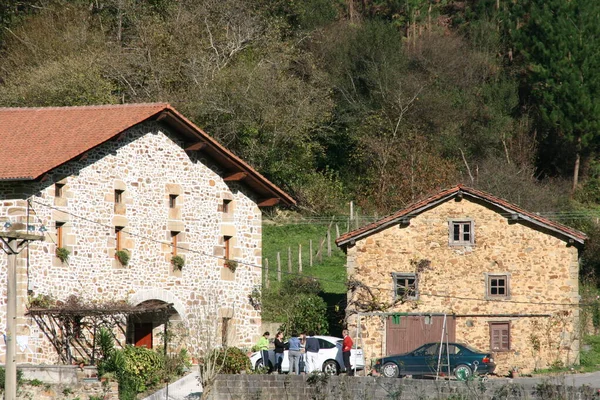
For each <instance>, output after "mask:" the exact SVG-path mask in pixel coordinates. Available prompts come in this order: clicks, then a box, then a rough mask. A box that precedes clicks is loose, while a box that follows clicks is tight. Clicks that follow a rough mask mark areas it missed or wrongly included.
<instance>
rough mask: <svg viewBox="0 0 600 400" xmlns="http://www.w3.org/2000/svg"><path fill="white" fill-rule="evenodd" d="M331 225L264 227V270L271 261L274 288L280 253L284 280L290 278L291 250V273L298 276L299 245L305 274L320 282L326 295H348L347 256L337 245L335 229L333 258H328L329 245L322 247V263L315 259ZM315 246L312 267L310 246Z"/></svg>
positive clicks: (275, 225) (270, 271)
mask: <svg viewBox="0 0 600 400" xmlns="http://www.w3.org/2000/svg"><path fill="white" fill-rule="evenodd" d="M328 226H329V223H323V224H315V223H312V224H286V225H278V224H269V223H265V224H263V267H264V266H265V259H268V260H269V279H270V282H271V285H276V284H277V253H278V252H279V253H280V257H281V277H282V279H285V277H286V276H287V275H289V269H288V248H291V254H292V257H291V259H292V273H293V274H297V273H298V253H299V251H298V249H299V246H298V245H302V265H303V267H302V273H303V274H304V275H308V276H313V277H315V278H317V279H319V281H320V282H321V284H322V286H323V291H324V292H326V293H337V294H343V293H346V285H345V282H346V268H345V264H346V255H345V254H344V252H342V251H341V250H340V249H338V248H337V246H336V245H335V235H336V233H335V232H336V231H335V226H334V227H333V229H331V235H332V237H331V249H332V252H331V257H327V242H326V241H325V242H324V243H323V257H322V261H321V262H319V260H318V259H317V257H316V254H317V251H318V249H319V245H320V244H321V242H322V241H323V239H324V238H325V237H326V235H327V228H328ZM310 240H312V243H313V251H312V252H313V266H312V267H310V266H309V260H310V252H309V242H310Z"/></svg>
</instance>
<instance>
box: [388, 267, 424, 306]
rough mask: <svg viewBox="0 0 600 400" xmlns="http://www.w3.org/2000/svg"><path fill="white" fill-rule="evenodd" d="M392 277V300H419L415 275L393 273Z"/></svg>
mask: <svg viewBox="0 0 600 400" xmlns="http://www.w3.org/2000/svg"><path fill="white" fill-rule="evenodd" d="M392 276H393V279H394V300H398V299H408V300H416V299H418V298H419V293H418V291H417V275H416V274H399V273H393V274H392Z"/></svg>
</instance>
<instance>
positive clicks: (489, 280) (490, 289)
mask: <svg viewBox="0 0 600 400" xmlns="http://www.w3.org/2000/svg"><path fill="white" fill-rule="evenodd" d="M485 296H486V298H488V299H490V298H492V299H508V298H510V274H507V273H492V274H490V273H486V274H485Z"/></svg>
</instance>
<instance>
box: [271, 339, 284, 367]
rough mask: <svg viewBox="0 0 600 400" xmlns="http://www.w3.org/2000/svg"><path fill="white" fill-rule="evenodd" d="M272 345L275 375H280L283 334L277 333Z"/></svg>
mask: <svg viewBox="0 0 600 400" xmlns="http://www.w3.org/2000/svg"><path fill="white" fill-rule="evenodd" d="M273 344H274V345H275V367H276V368H277V373H278V374H281V363H282V362H283V352H284V350H285V343H283V332H281V331H279V332H277V335H275V340H274V341H273Z"/></svg>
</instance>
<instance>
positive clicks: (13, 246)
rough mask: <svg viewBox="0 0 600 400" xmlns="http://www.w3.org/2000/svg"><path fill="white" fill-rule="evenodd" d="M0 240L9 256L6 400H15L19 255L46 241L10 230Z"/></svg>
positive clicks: (1, 235) (1, 234)
mask: <svg viewBox="0 0 600 400" xmlns="http://www.w3.org/2000/svg"><path fill="white" fill-rule="evenodd" d="M15 225H17V224H15ZM9 226H10V225H9ZM15 228H16V227H15ZM13 229H14V228H13ZM0 240H1V241H2V242H3V243H4V244H5V246H3V248H2V249H3V250H4V252H5V253H6V254H7V255H8V274H7V280H6V356H5V361H4V366H5V368H6V375H5V381H4V388H5V392H4V399H5V400H15V399H16V398H17V346H16V334H17V255H18V254H19V253H20V252H21V250H23V248H24V247H25V245H26V244H27V243H28V242H30V241H33V240H44V236H42V235H32V234H28V233H21V232H17V231H16V230H10V231H8V232H0Z"/></svg>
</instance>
